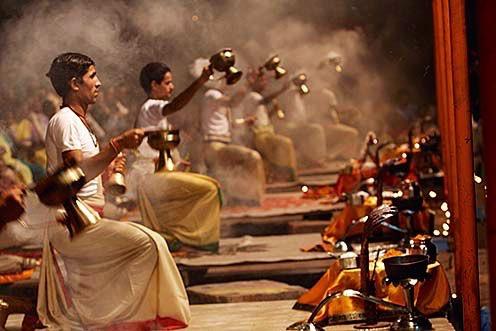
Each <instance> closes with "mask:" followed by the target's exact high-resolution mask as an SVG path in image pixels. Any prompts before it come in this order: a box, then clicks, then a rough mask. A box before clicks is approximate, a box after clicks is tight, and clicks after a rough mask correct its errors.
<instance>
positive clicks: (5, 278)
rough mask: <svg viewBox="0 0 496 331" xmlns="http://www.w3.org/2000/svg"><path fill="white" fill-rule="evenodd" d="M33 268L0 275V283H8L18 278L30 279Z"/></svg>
mask: <svg viewBox="0 0 496 331" xmlns="http://www.w3.org/2000/svg"><path fill="white" fill-rule="evenodd" d="M33 271H34V269H28V270H23V271H21V272H18V273H15V274H4V275H0V285H3V284H10V283H14V282H17V281H19V280H25V279H30V278H31V276H33Z"/></svg>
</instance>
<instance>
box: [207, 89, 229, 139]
mask: <svg viewBox="0 0 496 331" xmlns="http://www.w3.org/2000/svg"><path fill="white" fill-rule="evenodd" d="M223 96H224V94H223V93H222V92H221V91H219V90H216V89H210V90H208V91H207V92H205V94H204V96H203V102H202V112H201V117H202V121H201V126H202V133H203V135H204V136H219V137H226V138H230V137H231V125H230V120H229V117H230V111H231V110H230V108H229V106H227V105H225V104H224V103H223V102H220V99H221V98H222V97H223Z"/></svg>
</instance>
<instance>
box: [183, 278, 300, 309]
mask: <svg viewBox="0 0 496 331" xmlns="http://www.w3.org/2000/svg"><path fill="white" fill-rule="evenodd" d="M187 291H188V297H189V301H190V303H191V304H204V303H232V302H251V301H274V300H296V299H298V297H300V295H302V294H303V293H305V291H306V289H305V288H304V287H301V286H295V285H288V284H286V283H282V282H276V281H272V280H266V279H261V280H249V281H239V282H224V283H218V284H204V285H195V286H190V287H188V288H187Z"/></svg>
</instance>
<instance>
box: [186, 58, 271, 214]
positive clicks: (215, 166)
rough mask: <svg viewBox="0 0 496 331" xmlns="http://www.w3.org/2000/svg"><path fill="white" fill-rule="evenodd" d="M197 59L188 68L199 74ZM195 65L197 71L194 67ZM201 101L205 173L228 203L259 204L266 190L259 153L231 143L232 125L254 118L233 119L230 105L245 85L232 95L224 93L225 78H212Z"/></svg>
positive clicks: (237, 100)
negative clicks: (217, 182)
mask: <svg viewBox="0 0 496 331" xmlns="http://www.w3.org/2000/svg"><path fill="white" fill-rule="evenodd" d="M201 61H203V59H197V60H196V63H195V64H194V65H193V66H192V67H191V73H192V75H193V76H195V75H198V70H197V69H198V65H196V64H197V63H201ZM195 67H196V70H195ZM207 84H208V87H209V89H208V90H207V91H206V92H205V93H204V95H203V100H202V104H201V131H202V135H203V157H204V161H205V165H206V167H207V171H208V173H209V174H210V175H211V176H212V177H214V178H216V179H217V180H218V181H219V182H220V183H221V188H222V192H223V194H224V197H225V201H226V203H227V204H228V205H260V203H261V200H262V197H263V194H264V193H265V170H264V167H263V162H262V158H261V156H260V154H259V153H258V152H257V151H255V150H253V149H250V148H247V147H245V146H241V145H237V144H233V143H232V130H231V129H232V125H233V123H234V124H236V122H238V121H239V122H240V123H239V124H238V125H245V124H249V123H253V121H254V118H253V117H242V118H238V119H233V118H232V113H231V110H232V107H234V106H237V105H239V103H240V102H241V101H242V100H243V98H244V97H245V96H246V92H247V87H246V86H243V87H241V88H238V89H237V91H236V92H235V93H233V94H232V95H227V94H226V93H225V91H226V89H227V85H226V83H225V81H224V80H212V81H210V82H209V83H207Z"/></svg>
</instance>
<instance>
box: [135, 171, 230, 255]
mask: <svg viewBox="0 0 496 331" xmlns="http://www.w3.org/2000/svg"><path fill="white" fill-rule="evenodd" d="M138 204H139V208H140V212H141V216H142V218H143V222H144V224H145V225H146V226H147V227H149V228H151V229H153V230H155V231H157V232H159V233H160V234H162V235H163V236H164V237H165V238H166V239H167V241H168V242H171V241H174V240H178V241H180V242H181V243H183V244H186V245H190V246H195V247H198V248H202V247H204V248H205V246H212V245H213V246H214V247H217V245H218V242H219V237H220V199H219V185H218V183H217V181H216V180H214V179H213V178H210V177H207V176H203V175H200V174H195V173H186V172H179V171H173V172H159V173H155V174H151V175H148V176H146V177H145V178H144V179H143V181H142V182H141V183H140V184H139V186H138Z"/></svg>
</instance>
